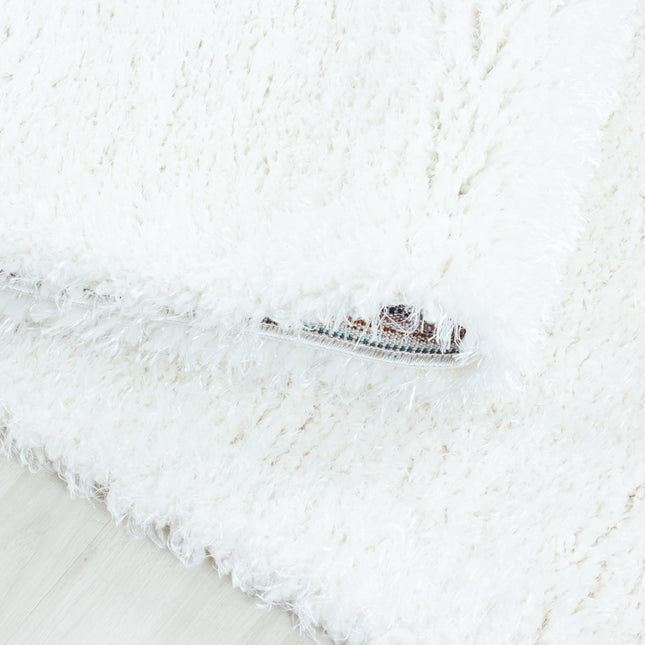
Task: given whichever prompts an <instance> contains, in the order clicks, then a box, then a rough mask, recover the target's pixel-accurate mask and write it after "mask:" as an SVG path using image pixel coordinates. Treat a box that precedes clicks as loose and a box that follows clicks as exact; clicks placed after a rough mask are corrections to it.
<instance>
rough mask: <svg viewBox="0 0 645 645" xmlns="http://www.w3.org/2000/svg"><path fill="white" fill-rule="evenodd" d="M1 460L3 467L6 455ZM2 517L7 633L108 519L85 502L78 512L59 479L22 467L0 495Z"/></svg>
mask: <svg viewBox="0 0 645 645" xmlns="http://www.w3.org/2000/svg"><path fill="white" fill-rule="evenodd" d="M0 463H1V464H2V466H1V467H2V469H3V470H7V460H6V459H5V458H3V459H2V460H0ZM0 520H1V521H0V544H1V545H2V549H0V572H1V574H0V635H3V637H5V638H8V637H9V636H10V635H11V634H13V633H15V632H16V631H18V630H19V629H20V627H21V626H22V624H23V623H24V621H25V619H26V618H27V616H28V615H29V613H30V612H31V611H32V609H33V607H34V606H35V605H36V604H38V602H40V600H41V599H42V598H43V597H44V595H46V593H47V592H48V591H49V589H51V588H52V587H53V586H55V584H56V583H57V582H58V580H59V579H60V578H61V576H63V575H64V573H65V571H66V570H67V568H68V567H69V566H70V564H71V563H72V562H73V561H74V560H75V559H76V557H77V556H78V555H79V554H80V553H82V552H83V550H84V549H85V547H86V546H87V545H88V543H89V542H90V541H91V540H92V539H93V538H94V537H95V536H96V535H97V534H98V533H99V532H100V531H101V529H102V528H103V527H104V526H105V525H106V522H107V518H106V517H105V513H101V512H100V511H99V510H98V509H97V508H94V507H92V505H91V504H89V503H87V504H86V509H85V510H84V512H82V513H79V512H78V510H77V508H76V505H74V504H73V503H72V500H71V499H70V497H69V493H68V492H67V489H66V488H65V485H64V484H63V482H62V481H61V480H59V479H58V478H57V477H55V476H53V475H52V474H50V473H45V472H41V473H31V472H29V471H28V470H27V469H26V468H21V473H20V476H19V477H17V478H16V479H15V480H14V481H13V483H12V484H11V486H9V487H8V488H6V489H5V491H4V493H3V494H2V496H1V497H0Z"/></svg>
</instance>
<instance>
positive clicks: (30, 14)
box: [0, 0, 645, 644]
mask: <svg viewBox="0 0 645 645" xmlns="http://www.w3.org/2000/svg"><path fill="white" fill-rule="evenodd" d="M0 19H1V20H2V23H3V24H2V31H1V32H0V33H1V34H4V36H2V40H1V41H0V60H1V61H2V63H1V64H2V68H0V92H1V94H0V96H1V99H0V111H1V112H0V115H1V118H2V121H1V122H0V178H1V179H0V208H1V210H0V316H1V318H0V428H1V434H0V436H1V440H2V447H3V449H4V451H5V452H6V453H7V454H11V455H14V456H17V457H18V458H20V459H22V460H23V462H24V463H26V464H28V465H30V466H32V467H38V466H46V467H49V468H53V469H55V470H57V471H58V472H59V473H61V475H62V476H64V477H65V478H66V480H67V481H68V482H69V485H70V488H71V489H72V490H73V491H75V492H77V493H79V494H82V495H86V496H91V497H96V496H98V497H101V498H102V499H104V500H105V502H106V504H107V506H108V508H109V509H110V511H111V512H112V513H113V514H114V516H115V518H117V519H119V520H126V521H128V522H129V524H130V526H131V527H132V529H133V531H137V532H142V533H145V534H147V535H149V536H150V537H152V538H153V539H155V540H157V541H158V542H159V543H161V544H163V545H165V546H167V547H168V548H170V549H172V550H173V551H174V552H175V553H176V554H177V555H179V556H180V557H181V558H183V559H185V560H186V561H187V562H190V561H196V560H199V559H201V558H204V557H212V558H213V559H214V560H215V561H216V562H217V565H218V567H219V569H220V571H222V572H224V573H231V575H232V577H233V582H234V584H235V585H237V586H240V587H241V588H242V589H244V590H245V591H248V592H251V593H254V594H256V595H258V596H260V597H261V598H262V599H264V600H265V601H266V602H269V603H276V604H281V605H283V606H285V607H287V608H289V609H290V610H292V611H293V612H294V614H295V615H296V616H297V617H298V619H299V623H300V625H301V626H302V627H303V628H305V629H311V628H313V627H314V626H320V627H322V628H323V629H324V630H326V631H327V633H328V634H329V635H330V636H331V637H332V638H334V639H336V640H337V641H338V642H347V643H376V644H379V643H380V644H385V643H400V644H412V643H419V644H421V643H450V642H455V643H464V642H473V643H500V642H539V641H542V642H545V643H548V642H553V643H572V642H585V643H589V642H597V643H606V642H637V641H638V639H639V638H641V637H642V635H643V633H644V632H645V620H644V619H643V615H645V612H644V607H643V603H645V581H644V580H645V575H644V573H645V544H644V543H643V541H642V539H641V537H642V535H643V531H644V530H645V504H644V501H645V433H643V426H644V421H645V415H644V413H643V409H644V406H645V379H643V378H642V373H643V369H644V368H645V342H643V341H642V340H641V339H640V337H639V330H640V328H642V324H643V322H644V318H645V316H644V312H643V303H644V298H645V283H644V278H643V276H645V251H644V250H643V248H642V240H643V239H644V236H645V217H644V195H645V184H644V182H643V179H642V177H645V153H644V152H643V150H645V114H644V111H643V109H642V106H643V101H644V100H645V97H643V95H642V88H643V87H645V42H644V41H645V32H644V31H643V28H642V26H643V25H645V10H643V9H642V8H637V5H636V3H633V2H629V1H622V0H621V1H620V2H616V1H615V0H614V1H613V2H609V1H606V0H593V1H592V2H576V1H574V0H571V1H558V2H556V1H555V0H554V1H548V2H543V1H539V2H538V1H537V0H536V1H534V2H530V1H514V2H501V1H500V2H491V3H480V2H476V1H475V0H464V1H462V2H439V1H434V2H430V3H426V4H424V5H423V7H421V5H416V4H415V5H409V3H400V4H397V3H395V4H394V5H393V4H392V3H376V4H374V3H369V7H368V6H367V4H364V3H361V2H357V3H331V2H330V3H327V2H320V3H291V2H289V3H287V2H282V1H280V2H276V3H260V2H257V3H254V2H250V1H246V0H245V1H244V2H241V3H240V2H236V3H233V2H222V3H218V4H214V3H207V2H200V1H197V0H195V1H193V2H189V3H182V4H181V6H176V5H175V3H171V2H163V3H148V2H139V3H137V2H135V3H129V4H128V5H127V6H125V5H124V4H122V3H109V2H108V3H105V2H102V3H100V4H98V3H97V4H94V3H91V2H90V3H74V2H60V3H53V4H52V3H44V2H40V1H38V0H34V1H33V2H28V3H27V2H20V3H15V4H12V3H7V4H6V5H5V6H4V8H3V9H2V14H1V15H0ZM397 304H404V305H406V306H408V307H410V308H411V310H412V311H416V312H422V313H423V316H424V319H427V320H430V321H432V322H433V323H436V326H437V330H438V334H439V341H438V342H445V341H446V339H449V338H450V337H451V335H453V334H454V332H455V329H456V326H458V325H459V326H463V327H464V328H465V329H466V335H465V336H464V339H463V346H462V347H461V349H462V350H463V352H464V353H468V354H469V355H471V356H473V357H474V360H472V361H470V362H469V363H468V364H467V365H457V366H426V367H424V366H419V365H411V364H408V363H406V362H405V361H400V362H399V363H396V362H394V363H392V362H385V361H379V360H372V359H371V358H370V357H367V356H364V355H362V354H361V353H360V351H356V352H350V353H339V352H336V351H331V350H330V348H329V347H326V346H324V345H316V343H305V342H301V341H302V338H301V337H300V336H299V334H298V329H300V328H301V326H302V324H304V323H312V322H315V323H320V324H321V325H326V326H329V327H330V328H333V327H334V326H336V327H337V326H338V325H339V324H342V321H344V320H346V319H347V318H348V317H359V318H361V319H364V320H366V321H368V322H369V321H375V320H376V319H377V317H378V314H379V312H380V311H381V310H382V308H383V307H384V306H387V305H397ZM267 317H268V318H270V319H271V320H275V321H277V322H278V323H279V324H280V325H281V327H282V329H284V330H286V332H292V336H293V338H292V340H291V342H285V341H284V340H283V339H281V338H276V337H272V336H270V335H269V336H267V335H266V334H263V333H261V330H260V327H261V323H262V321H263V320H264V319H265V318H267Z"/></svg>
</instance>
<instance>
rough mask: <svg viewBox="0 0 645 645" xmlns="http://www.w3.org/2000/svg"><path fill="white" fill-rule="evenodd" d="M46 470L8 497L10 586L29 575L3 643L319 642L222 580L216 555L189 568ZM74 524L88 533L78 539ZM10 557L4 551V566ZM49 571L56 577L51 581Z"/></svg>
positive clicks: (22, 480) (1, 631) (0, 559)
mask: <svg viewBox="0 0 645 645" xmlns="http://www.w3.org/2000/svg"><path fill="white" fill-rule="evenodd" d="M3 466H4V464H3ZM43 475H44V478H43V476H41V475H40V474H39V475H38V476H37V477H34V475H32V474H31V473H29V472H28V471H26V470H25V472H24V477H23V476H22V475H21V476H20V477H19V478H18V479H17V480H16V481H15V482H14V484H13V486H11V487H10V488H9V491H8V492H7V493H6V494H5V495H4V496H3V498H1V499H0V517H2V519H3V527H2V529H1V530H0V539H1V538H2V535H6V536H7V537H8V538H9V539H10V540H11V541H12V544H13V547H12V555H11V558H13V560H14V562H15V564H14V565H13V567H11V568H10V575H9V576H6V575H5V569H3V568H0V571H2V574H0V575H1V577H2V580H1V581H0V595H1V594H2V591H3V590H4V592H5V595H8V594H9V593H10V590H11V587H12V585H15V584H16V583H17V581H18V580H19V579H20V578H24V581H23V582H22V587H23V591H22V592H21V594H20V597H19V598H18V599H17V600H15V601H14V602H13V609H12V610H11V612H10V615H9V617H8V618H5V627H3V622H2V618H1V617H0V642H7V643H10V644H11V645H22V644H23V643H24V644H32V643H39V644H40V643H43V644H45V643H51V644H58V643H66V644H67V643H72V644H74V643H93V644H96V645H102V644H105V645H111V644H112V643H128V644H133V645H136V644H137V643H141V644H144V643H155V644H158V643H159V644H162V645H163V644H164V643H168V644H170V643H173V644H174V643H191V644H196V645H199V644H200V643H204V644H206V643H208V644H209V645H309V644H311V643H312V640H311V639H310V638H308V637H306V636H304V635H300V634H299V633H298V632H297V631H296V630H294V629H293V628H292V625H291V617H290V616H289V615H288V614H287V613H286V612H284V611H282V610H279V609H275V608H272V609H268V608H259V607H258V605H257V602H256V601H255V600H254V599H252V598H249V597H248V596H246V595H244V594H243V593H241V592H240V591H239V590H235V589H233V588H232V586H231V582H230V579H229V578H228V577H225V578H222V579H220V578H219V576H218V574H217V572H216V570H215V569H214V567H213V565H212V564H210V563H203V564H202V565H200V566H197V567H192V568H187V567H185V566H184V565H183V564H182V563H181V562H180V561H179V560H178V559H177V558H176V557H175V556H173V555H172V554H171V553H169V552H168V551H166V550H165V549H160V548H159V547H157V546H156V545H155V544H154V543H153V542H152V541H150V540H148V539H136V538H134V537H133V536H131V535H130V534H129V533H128V532H127V531H126V529H125V528H124V527H123V526H118V525H116V524H115V523H114V522H113V520H112V518H111V517H110V516H109V514H108V512H107V510H106V509H105V507H103V506H102V505H101V504H97V505H96V507H95V508H93V507H92V506H91V505H90V504H89V503H88V502H86V501H85V500H74V499H70V498H69V496H68V495H67V494H66V491H65V490H64V487H62V482H58V481H57V480H56V478H55V477H54V476H52V475H49V474H43ZM58 484H60V486H59V485H58ZM61 488H62V490H61ZM61 493H62V494H61ZM5 498H6V499H5ZM19 500H21V502H22V503H23V504H25V505H26V506H27V507H28V508H26V509H24V510H23V511H22V512H19V513H17V514H16V516H15V517H16V521H14V517H13V513H12V511H11V508H14V509H15V507H16V505H17V504H18V503H20V502H19ZM29 500H32V502H31V505H30V504H29ZM33 500H37V501H38V503H36V502H35V501H33ZM3 504H4V505H3ZM45 506H46V507H45ZM89 527H92V528H91V530H90V528H89ZM1 531H4V534H3V533H2V532H1ZM72 532H76V533H78V537H77V539H76V540H75V541H71V542H70V535H71V533H72ZM51 544H54V545H57V546H56V548H55V549H53V550H52V548H51V546H48V545H51ZM65 545H67V546H65ZM5 560H6V561H7V562H8V560H7V559H6V558H5V556H4V554H3V555H1V556H0V567H2V565H3V563H5ZM40 577H43V579H46V580H47V583H46V584H45V585H44V587H40V586H39V582H38V580H39V578H40ZM0 606H1V605H0ZM0 611H3V609H0ZM7 630H8V631H7ZM2 635H4V636H5V637H6V641H5V640H3V638H2V637H1V636H2ZM322 642H329V641H326V640H323V641H322Z"/></svg>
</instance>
